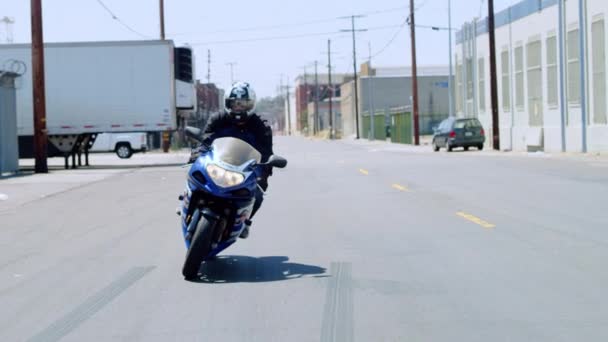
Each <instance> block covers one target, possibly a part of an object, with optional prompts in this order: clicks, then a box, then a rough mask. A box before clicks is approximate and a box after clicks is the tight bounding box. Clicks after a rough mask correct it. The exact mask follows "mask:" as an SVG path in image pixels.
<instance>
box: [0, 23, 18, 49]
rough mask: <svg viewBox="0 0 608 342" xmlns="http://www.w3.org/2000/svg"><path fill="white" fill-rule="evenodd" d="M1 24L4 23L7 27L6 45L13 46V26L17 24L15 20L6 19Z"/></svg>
mask: <svg viewBox="0 0 608 342" xmlns="http://www.w3.org/2000/svg"><path fill="white" fill-rule="evenodd" d="M0 22H3V23H4V24H5V25H6V43H7V44H11V43H12V42H13V29H12V25H13V24H14V23H15V20H14V19H13V18H9V17H4V18H2V20H0Z"/></svg>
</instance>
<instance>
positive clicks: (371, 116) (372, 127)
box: [367, 42, 386, 140]
mask: <svg viewBox="0 0 608 342" xmlns="http://www.w3.org/2000/svg"><path fill="white" fill-rule="evenodd" d="M368 48H369V75H368V77H369V79H368V80H367V81H368V87H369V88H368V89H369V127H370V130H371V132H370V133H371V134H370V136H369V140H376V130H375V129H376V128H375V125H376V123H375V122H374V121H375V120H374V117H375V114H376V109H375V108H374V85H373V83H372V81H373V79H374V75H373V69H372V42H368ZM384 140H386V137H385V139H384Z"/></svg>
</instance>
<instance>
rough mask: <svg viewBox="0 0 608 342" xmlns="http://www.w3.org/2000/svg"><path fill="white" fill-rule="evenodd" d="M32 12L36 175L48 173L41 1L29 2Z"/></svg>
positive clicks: (32, 0) (33, 0)
mask: <svg viewBox="0 0 608 342" xmlns="http://www.w3.org/2000/svg"><path fill="white" fill-rule="evenodd" d="M31 12H32V77H33V80H32V82H33V96H34V104H33V105H34V155H35V157H36V164H35V171H36V173H48V172H49V168H48V164H47V144H48V143H47V131H46V98H45V86H44V42H43V40H44V39H43V35H42V4H41V0H31Z"/></svg>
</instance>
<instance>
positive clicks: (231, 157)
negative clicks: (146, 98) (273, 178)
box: [179, 127, 287, 280]
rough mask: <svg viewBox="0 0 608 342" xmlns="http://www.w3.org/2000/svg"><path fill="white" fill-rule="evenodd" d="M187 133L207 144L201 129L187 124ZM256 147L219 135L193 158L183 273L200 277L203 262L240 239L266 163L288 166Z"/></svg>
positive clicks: (184, 208)
mask: <svg viewBox="0 0 608 342" xmlns="http://www.w3.org/2000/svg"><path fill="white" fill-rule="evenodd" d="M186 134H187V135H188V137H190V138H192V139H194V140H196V141H198V142H201V143H202V135H201V131H200V130H199V129H197V128H193V127H188V128H186ZM261 159H262V155H261V154H260V152H258V151H257V150H256V149H255V148H254V147H253V146H251V145H249V144H248V143H246V142H245V141H243V140H240V139H237V138H218V139H216V140H215V141H214V142H213V144H212V146H211V148H210V149H209V150H208V151H206V152H202V153H201V154H200V156H199V157H198V158H197V159H196V160H194V161H193V163H192V166H191V167H190V171H189V172H188V180H187V182H186V190H185V191H184V194H183V195H180V196H179V199H180V201H181V202H182V205H181V208H180V211H179V214H180V216H181V225H182V233H183V235H184V241H185V243H186V248H187V250H188V251H187V253H186V260H185V261H184V266H183V268H182V274H183V276H184V278H185V279H186V280H192V279H195V278H196V277H197V276H198V271H199V268H200V266H201V263H202V262H204V261H207V260H210V259H212V258H213V257H215V256H216V255H218V254H219V253H220V252H222V251H223V250H225V249H226V248H228V247H230V246H231V245H232V244H233V243H235V242H236V240H237V239H238V237H239V235H241V232H242V231H243V229H244V228H245V221H246V220H247V219H249V217H250V216H251V212H252V209H253V204H254V202H255V194H256V191H262V189H261V188H259V185H258V183H257V180H258V178H259V177H260V176H261V174H262V171H263V168H264V167H268V166H270V167H277V168H284V167H285V166H287V160H285V159H283V158H281V157H279V156H272V157H270V158H269V160H268V161H267V162H266V163H262V162H261Z"/></svg>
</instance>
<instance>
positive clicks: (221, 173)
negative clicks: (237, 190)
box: [207, 164, 245, 188]
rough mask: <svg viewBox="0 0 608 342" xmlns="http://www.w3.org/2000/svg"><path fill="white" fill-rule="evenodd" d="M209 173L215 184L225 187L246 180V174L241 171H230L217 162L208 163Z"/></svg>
mask: <svg viewBox="0 0 608 342" xmlns="http://www.w3.org/2000/svg"><path fill="white" fill-rule="evenodd" d="M207 174H208V175H209V177H211V179H212V180H213V182H214V183H215V184H217V185H218V186H221V187H223V188H230V187H233V186H237V185H239V184H241V183H243V182H244V181H245V176H243V175H242V174H241V173H238V172H233V171H228V170H226V169H224V168H222V167H219V166H217V165H215V164H209V165H207Z"/></svg>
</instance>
